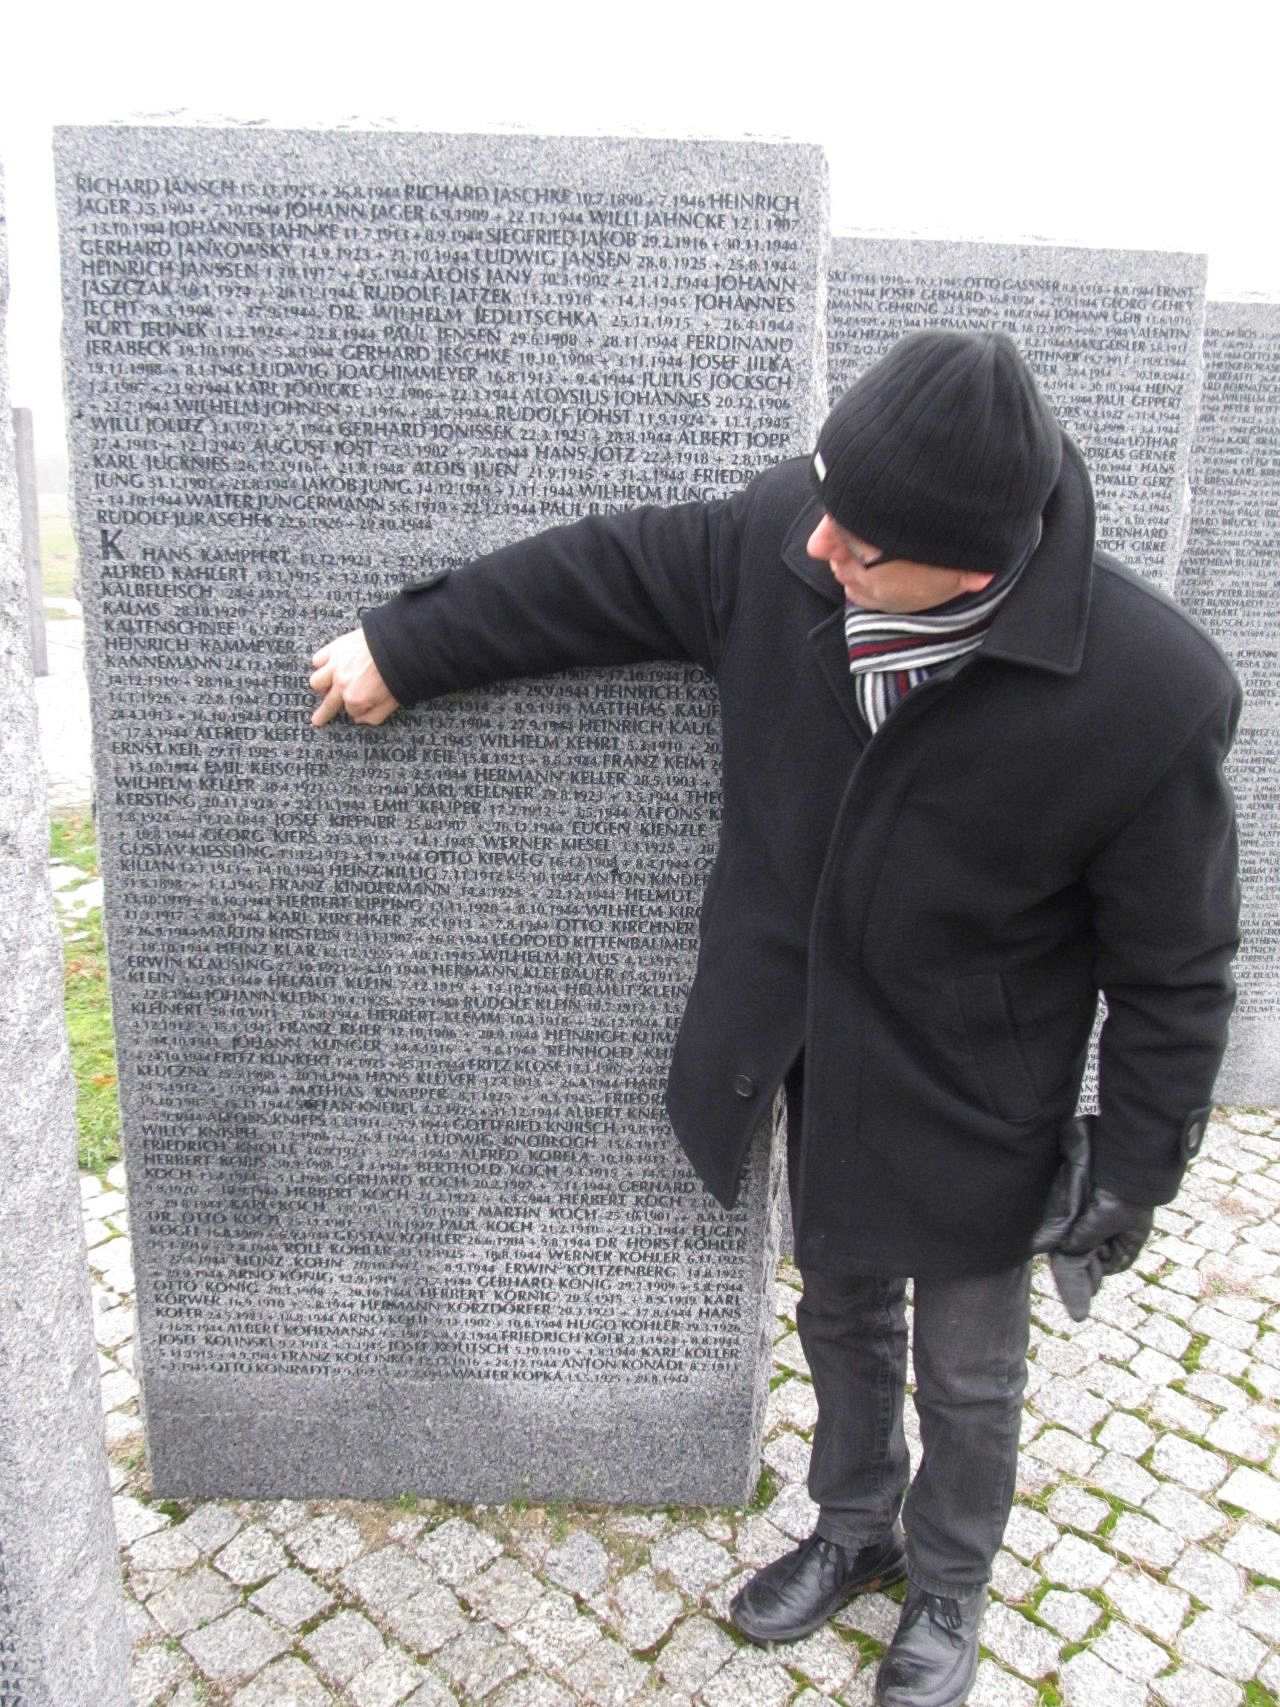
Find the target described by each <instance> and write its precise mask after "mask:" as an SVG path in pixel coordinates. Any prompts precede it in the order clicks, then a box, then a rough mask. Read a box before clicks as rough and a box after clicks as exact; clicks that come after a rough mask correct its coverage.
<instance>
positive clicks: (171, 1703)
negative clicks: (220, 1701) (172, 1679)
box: [165, 1677, 209, 1707]
mask: <svg viewBox="0 0 1280 1707" xmlns="http://www.w3.org/2000/svg"><path fill="white" fill-rule="evenodd" d="M165 1707H209V1689H208V1685H207V1684H206V1683H205V1682H204V1680H203V1679H202V1678H194V1677H189V1678H188V1679H187V1680H186V1682H185V1683H180V1684H179V1685H178V1687H177V1688H176V1689H175V1690H174V1692H173V1694H172V1695H171V1696H170V1697H169V1699H168V1700H167V1701H166V1702H165Z"/></svg>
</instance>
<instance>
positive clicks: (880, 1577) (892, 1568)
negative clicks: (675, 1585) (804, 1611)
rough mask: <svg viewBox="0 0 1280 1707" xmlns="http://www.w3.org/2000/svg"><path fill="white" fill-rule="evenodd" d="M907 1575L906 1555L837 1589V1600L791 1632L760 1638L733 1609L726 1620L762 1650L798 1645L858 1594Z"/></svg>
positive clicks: (904, 1577)
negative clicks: (779, 1644) (776, 1645)
mask: <svg viewBox="0 0 1280 1707" xmlns="http://www.w3.org/2000/svg"><path fill="white" fill-rule="evenodd" d="M906 1575H907V1561H906V1557H905V1555H904V1556H903V1557H902V1558H901V1559H898V1560H894V1561H893V1562H891V1563H890V1564H888V1565H886V1566H885V1568H884V1570H882V1571H877V1572H876V1574H875V1576H873V1577H865V1578H864V1579H863V1580H862V1581H861V1582H857V1583H850V1584H849V1585H848V1587H847V1588H843V1589H841V1590H840V1594H839V1596H838V1598H837V1599H835V1600H833V1601H832V1602H831V1605H830V1606H828V1607H827V1608H826V1609H825V1610H824V1611H823V1612H821V1613H819V1614H818V1616H817V1617H816V1618H810V1619H809V1620H807V1622H806V1623H804V1624H797V1625H795V1626H794V1627H793V1628H792V1629H790V1630H784V1631H780V1632H779V1631H775V1632H774V1633H773V1634H772V1635H763V1634H761V1633H759V1632H758V1631H755V1630H752V1629H750V1628H749V1626H748V1625H746V1624H744V1623H743V1622H742V1621H741V1619H740V1618H739V1616H738V1612H737V1610H736V1608H734V1607H732V1606H731V1607H730V1608H729V1618H730V1621H731V1622H732V1624H733V1627H734V1629H735V1630H738V1631H740V1632H741V1634H742V1635H744V1636H745V1637H746V1638H747V1640H748V1641H749V1642H755V1643H757V1645H759V1646H761V1647H767V1646H768V1645H769V1644H770V1643H772V1642H798V1641H799V1640H800V1639H801V1637H802V1636H812V1634H813V1632H814V1631H815V1630H820V1629H821V1628H822V1626H823V1625H824V1624H825V1623H826V1622H827V1620H828V1619H829V1618H832V1617H834V1615H835V1614H836V1613H837V1612H839V1610H840V1608H841V1607H842V1606H847V1605H848V1603H849V1602H850V1601H851V1600H854V1599H856V1597H857V1596H858V1595H860V1594H874V1593H875V1591H876V1589H878V1588H890V1587H892V1585H893V1584H894V1583H900V1582H904V1581H905V1580H906Z"/></svg>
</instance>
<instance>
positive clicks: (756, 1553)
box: [734, 1517, 794, 1566]
mask: <svg viewBox="0 0 1280 1707" xmlns="http://www.w3.org/2000/svg"><path fill="white" fill-rule="evenodd" d="M793 1545H794V1543H793V1541H792V1540H791V1537H790V1536H789V1535H784V1534H783V1533H782V1531H781V1530H780V1529H778V1528H775V1526H774V1525H773V1524H772V1523H770V1522H769V1519H768V1518H767V1517H749V1518H748V1519H747V1521H746V1522H745V1523H744V1524H742V1525H741V1527H740V1528H739V1530H738V1540H737V1544H736V1546H735V1548H734V1552H735V1554H736V1556H737V1558H738V1560H739V1562H740V1563H742V1564H746V1565H757V1566H759V1565H771V1564H772V1563H773V1561H774V1560H775V1559H780V1558H781V1557H782V1555H783V1554H784V1553H789V1552H790V1551H791V1548H792V1547H793Z"/></svg>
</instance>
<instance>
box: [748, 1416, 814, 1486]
mask: <svg viewBox="0 0 1280 1707" xmlns="http://www.w3.org/2000/svg"><path fill="white" fill-rule="evenodd" d="M809 1450H810V1449H809V1442H808V1441H807V1440H802V1439H801V1438H800V1436H799V1435H798V1434H793V1433H792V1432H791V1430H790V1429H780V1430H779V1432H778V1433H777V1434H775V1435H774V1437H773V1439H772V1440H770V1441H767V1442H766V1443H765V1447H764V1451H763V1452H762V1453H761V1455H760V1456H761V1457H762V1458H763V1459H764V1461H765V1463H766V1464H767V1465H768V1466H769V1468H770V1469H771V1470H776V1471H777V1472H778V1474H779V1476H781V1477H782V1480H783V1481H784V1482H803V1481H804V1479H805V1477H806V1476H807V1475H808V1474H809Z"/></svg>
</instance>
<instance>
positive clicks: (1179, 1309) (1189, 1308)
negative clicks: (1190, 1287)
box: [1133, 1283, 1197, 1326]
mask: <svg viewBox="0 0 1280 1707" xmlns="http://www.w3.org/2000/svg"><path fill="white" fill-rule="evenodd" d="M1133 1301H1134V1303H1135V1304H1141V1305H1142V1306H1143V1308H1144V1309H1147V1310H1151V1311H1153V1312H1155V1313H1156V1314H1157V1315H1159V1316H1172V1317H1173V1318H1174V1320H1175V1321H1178V1322H1181V1323H1182V1324H1183V1325H1184V1326H1185V1325H1186V1323H1187V1322H1188V1321H1189V1320H1190V1319H1191V1317H1192V1316H1194V1315H1195V1312H1196V1303H1197V1300H1196V1299H1195V1298H1188V1297H1187V1295H1186V1294H1185V1293H1183V1292H1174V1291H1173V1290H1171V1289H1170V1288H1169V1287H1167V1286H1165V1285H1164V1284H1163V1283H1161V1284H1160V1285H1158V1286H1157V1285H1155V1284H1152V1285H1150V1286H1144V1287H1143V1288H1142V1290H1141V1291H1140V1292H1137V1293H1135V1294H1134V1300H1133Z"/></svg>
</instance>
